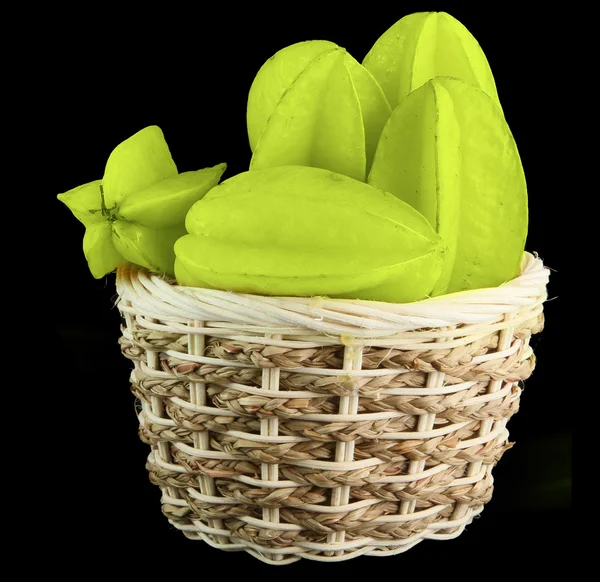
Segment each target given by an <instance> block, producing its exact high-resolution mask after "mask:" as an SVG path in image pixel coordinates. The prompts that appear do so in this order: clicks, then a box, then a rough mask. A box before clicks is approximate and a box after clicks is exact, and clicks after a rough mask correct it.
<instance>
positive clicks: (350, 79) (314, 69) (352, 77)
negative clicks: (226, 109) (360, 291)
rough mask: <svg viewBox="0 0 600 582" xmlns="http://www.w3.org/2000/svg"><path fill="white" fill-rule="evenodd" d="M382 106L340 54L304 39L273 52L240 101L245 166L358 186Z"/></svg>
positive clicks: (370, 81) (384, 111)
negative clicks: (332, 177) (314, 173)
mask: <svg viewBox="0 0 600 582" xmlns="http://www.w3.org/2000/svg"><path fill="white" fill-rule="evenodd" d="M390 113H391V109H390V106H389V104H388V102H387V99H386V98H385V95H384V94H383V91H382V90H381V87H379V85H378V83H377V81H376V80H375V79H374V77H373V75H371V73H369V72H368V71H367V70H366V69H365V68H364V67H363V66H362V65H361V64H360V63H358V62H357V61H356V60H355V59H354V58H353V57H352V56H350V55H349V54H348V53H347V52H346V51H345V49H343V48H341V47H339V46H337V45H335V44H334V43H331V42H328V41H307V42H302V43H297V44H295V45H291V46H289V47H287V48H285V49H282V50H281V51H279V52H278V53H276V54H275V55H274V56H273V57H272V58H271V59H269V60H268V61H267V62H266V63H265V64H264V65H263V67H262V68H261V69H260V71H259V72H258V74H257V76H256V78H255V80H254V82H253V84H252V87H251V89H250V93H249V96H248V107H247V121H248V136H249V140H250V146H251V148H252V151H253V156H252V161H251V164H250V169H252V170H259V169H266V168H272V167H277V166H284V165H302V166H312V167H318V168H323V169H328V170H331V171H334V172H336V173H340V174H344V175H347V176H349V177H352V178H355V179H357V180H361V181H365V179H366V174H367V172H368V170H369V169H370V167H371V163H372V160H373V156H374V155H375V148H376V146H377V141H378V139H379V135H380V134H381V130H382V129H383V126H384V125H385V122H386V121H387V119H388V117H389V115H390Z"/></svg>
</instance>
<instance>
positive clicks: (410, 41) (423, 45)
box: [363, 12, 500, 109]
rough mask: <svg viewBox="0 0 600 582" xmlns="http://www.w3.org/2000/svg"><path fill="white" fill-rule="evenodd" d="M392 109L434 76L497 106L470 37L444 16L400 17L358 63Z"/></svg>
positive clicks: (482, 58)
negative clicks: (468, 87)
mask: <svg viewBox="0 0 600 582" xmlns="http://www.w3.org/2000/svg"><path fill="white" fill-rule="evenodd" d="M363 65H364V67H365V68H366V69H367V70H368V71H370V72H371V73H372V74H373V76H374V77H375V79H377V81H378V82H379V85H380V86H381V88H382V89H383V91H384V93H385V95H386V97H387V99H388V101H389V103H390V105H391V107H392V109H394V108H395V107H396V106H397V105H398V103H399V102H400V101H402V99H404V97H406V96H407V95H408V94H409V93H411V92H412V91H414V90H415V89H418V88H419V87H420V86H421V85H423V84H424V83H426V82H427V81H429V80H430V79H433V78H434V77H443V76H448V77H456V78H459V79H463V80H464V81H466V82H467V83H471V84H473V85H475V86H477V87H479V88H480V89H481V90H482V91H485V92H486V93H487V94H488V95H489V96H490V97H491V98H492V99H493V100H494V101H495V102H496V103H497V104H498V105H500V102H499V100H498V93H497V90H496V83H495V81H494V77H493V75H492V71H491V69H490V66H489V63H488V60H487V58H486V56H485V54H484V52H483V50H482V49H481V47H480V46H479V43H478V42H477V40H476V39H475V37H474V36H473V35H472V34H471V33H470V32H469V31H468V30H467V28H466V27H465V26H464V25H463V24H461V23H460V22H459V21H458V20H456V18H453V17H452V16H450V15H449V14H447V13H446V12H417V13H415V14H409V15H408V16H405V17H404V18H401V19H400V20H399V21H398V22H396V24H394V25H393V26H392V27H390V28H389V29H388V30H387V31H386V32H384V33H383V35H382V36H381V37H380V38H379V39H378V40H377V42H375V44H374V45H373V47H372V48H371V50H370V51H369V53H368V54H367V56H366V57H365V58H364V60H363Z"/></svg>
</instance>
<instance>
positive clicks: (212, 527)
mask: <svg viewBox="0 0 600 582" xmlns="http://www.w3.org/2000/svg"><path fill="white" fill-rule="evenodd" d="M547 282H548V270H547V269H546V268H545V267H544V266H543V264H542V261H541V260H540V259H539V258H537V257H533V256H532V255H530V254H526V255H525V258H524V261H523V268H522V274H521V276H520V277H519V278H517V279H515V280H514V281H511V282H510V283H508V284H506V285H503V286H501V287H498V288H494V289H486V290H478V291H470V292H466V293H460V294H453V295H448V296H444V297H439V298H434V299H428V300H426V301H422V302H419V303H413V304H409V305H394V304H386V303H372V302H365V301H348V300H331V299H325V298H313V299H308V298H306V299H303V298H273V297H261V296H256V295H242V294H236V293H229V292H222V291H214V290H205V289H190V288H184V287H179V286H177V285H175V284H173V282H172V281H167V280H164V279H162V278H160V277H156V276H151V275H149V274H148V273H147V272H145V271H143V270H137V269H134V268H128V267H124V268H121V269H120V270H119V272H118V275H117V290H118V293H119V302H118V307H119V309H120V311H121V313H122V316H123V320H124V325H123V327H122V337H121V339H120V343H121V347H122V351H123V354H124V355H125V356H126V357H127V358H129V359H131V360H132V361H133V362H134V365H135V369H134V370H133V372H132V376H131V382H132V390H133V393H134V394H135V396H136V397H137V398H138V399H139V402H140V406H139V407H138V410H139V421H140V435H141V438H142V440H143V441H144V442H146V443H148V444H149V445H150V446H151V452H150V456H149V457H148V462H147V468H148V471H149V474H150V479H151V480H152V482H153V483H155V484H156V485H158V486H159V487H160V488H161V490H162V509H163V512H164V514H165V515H166V516H167V518H168V519H169V521H170V523H171V524H173V525H174V526H175V527H177V528H179V529H180V530H181V531H182V532H183V533H184V534H185V535H186V536H187V537H189V538H192V539H198V540H204V541H205V542H206V543H208V544H210V545H212V546H214V547H217V548H220V549H223V550H234V551H235V550H245V551H247V552H249V553H250V554H252V555H254V556H255V557H257V558H259V559H261V560H263V561H265V562H268V563H273V564H288V563H291V562H294V561H296V560H298V559H300V558H308V559H312V560H324V561H339V560H346V559H349V558H353V557H356V556H359V555H363V554H367V555H378V556H380V555H390V554H396V553H399V552H403V551H405V550H407V549H408V548H410V547H411V546H413V545H414V544H416V543H418V542H419V541H421V540H423V539H448V538H453V537H456V536H457V535H459V534H460V533H461V532H462V531H463V529H464V528H465V526H466V525H467V524H469V523H470V522H471V521H472V519H473V518H474V517H475V516H476V515H477V514H479V513H480V512H481V510H482V508H483V506H484V505H485V503H486V502H487V501H489V499H490V497H491V495H492V488H493V486H492V484H493V479H492V474H491V471H492V468H493V467H494V465H495V464H496V463H497V462H498V460H499V459H500V457H501V456H502V454H503V453H504V451H505V450H507V449H508V448H509V447H510V446H511V444H510V443H509V442H508V432H507V430H506V424H507V421H508V420H509V418H510V417H511V416H512V415H513V414H514V413H515V412H516V411H517V409H518V406H519V397H520V393H521V386H520V384H521V383H522V381H523V380H525V379H526V378H527V377H529V375H530V374H531V372H532V370H533V367H534V362H535V358H534V355H533V353H532V350H531V348H530V346H529V340H530V337H531V335H532V334H535V333H537V332H539V331H540V330H541V329H542V326H543V303H544V301H545V300H546V298H547V295H546V286H547Z"/></svg>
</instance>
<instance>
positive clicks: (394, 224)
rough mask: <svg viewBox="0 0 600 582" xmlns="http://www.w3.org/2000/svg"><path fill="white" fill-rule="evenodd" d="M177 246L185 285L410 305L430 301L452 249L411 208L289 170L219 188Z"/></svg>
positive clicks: (191, 216) (321, 174) (329, 178)
mask: <svg viewBox="0 0 600 582" xmlns="http://www.w3.org/2000/svg"><path fill="white" fill-rule="evenodd" d="M185 224H186V228H187V230H188V232H189V233H190V234H189V235H186V236H184V237H182V238H180V239H179V240H178V241H177V242H176V243H175V254H176V260H175V276H176V278H177V281H178V282H179V284H181V285H185V286H194V287H207V288H217V289H225V290H230V291H237V292H244V293H257V294H263V295H279V296H315V295H326V296H330V297H345V298H353V299H368V300H377V301H389V302H411V301H416V300H419V299H423V298H425V297H427V296H428V295H429V294H430V292H431V290H432V289H433V288H434V286H435V284H436V282H437V279H438V278H439V276H440V273H441V271H442V265H443V262H444V258H445V247H444V244H443V242H442V240H441V238H440V237H439V236H438V235H437V234H436V233H435V231H434V230H433V229H432V228H431V226H430V225H429V223H428V221H427V220H426V219H425V217H423V216H422V215H421V214H419V213H418V212H417V211H416V210H415V209H413V208H412V207H411V206H409V205H408V204H406V203H404V202H402V201H401V200H399V199H398V198H396V197H395V196H393V195H391V194H389V193H387V192H383V191H382V190H379V189H377V188H374V187H373V186H369V185H368V184H365V183H363V182H359V181H357V180H354V179H352V178H348V177H347V176H343V175H341V174H337V173H334V172H331V171H328V170H323V169H318V168H310V167H300V166H282V167H277V168H270V169H265V170H254V171H249V172H245V173H243V174H240V175H238V176H235V177H233V178H230V179H229V180H226V181H225V182H223V183H222V184H221V185H219V186H217V187H215V188H213V189H212V190H211V191H210V192H209V193H208V194H207V195H206V196H205V197H204V198H203V199H202V200H200V201H199V202H197V203H196V204H194V206H193V207H192V208H191V209H190V211H189V213H188V215H187V217H186V223H185Z"/></svg>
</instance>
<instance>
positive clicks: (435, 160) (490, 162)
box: [368, 77, 528, 295]
mask: <svg viewBox="0 0 600 582" xmlns="http://www.w3.org/2000/svg"><path fill="white" fill-rule="evenodd" d="M368 183H369V184H371V185H373V186H376V187H377V188H381V189H383V190H386V191H387V192H390V193H392V194H394V195H395V196H397V197H398V198H400V199H401V200H403V201H404V202H406V203H408V204H410V205H411V206H412V207H414V208H415V209H416V210H418V211H419V212H421V213H422V214H423V215H424V216H425V217H426V218H427V219H428V220H429V223H430V224H431V226H432V227H433V228H434V229H435V230H436V232H437V233H438V234H439V235H440V236H441V237H442V239H443V240H444V241H445V243H446V244H447V245H448V254H447V258H446V262H445V264H444V269H443V271H442V275H441V276H440V278H439V280H438V282H437V285H436V288H435V289H434V291H433V295H443V294H444V293H454V292H458V291H467V290H470V289H481V288H484V287H496V286H498V285H501V284H502V283H505V282H506V281H509V280H510V279H512V278H514V277H516V276H517V275H518V273H519V268H520V266H521V261H522V259H523V252H524V250H525V242H526V239H527V232H528V200H527V183H526V180H525V174H524V171H523V166H522V164H521V158H520V156H519V151H518V148H517V144H516V143H515V140H514V138H513V135H512V133H511V131H510V128H509V126H508V124H507V122H506V120H505V118H504V115H503V114H502V111H501V110H500V108H499V107H498V106H497V104H496V103H495V101H494V100H493V99H492V98H491V97H490V96H489V95H487V94H486V93H484V92H483V91H482V90H480V89H478V88H477V87H475V86H474V85H472V84H470V83H466V82H464V81H462V80H461V79H454V78H451V77H437V78H435V79H432V80H430V81H428V82H427V83H425V84H424V85H423V86H422V87H420V88H419V89H417V90H416V91H413V92H412V93H411V94H410V95H409V96H408V97H406V99H404V100H402V102H401V103H400V104H399V105H398V107H396V109H395V110H394V113H393V114H392V116H391V117H390V119H389V120H388V122H387V124H386V126H385V128H384V130H383V133H382V134H381V140H380V142H379V147H378V148H377V153H376V154H375V161H374V162H373V168H372V169H371V172H370V174H369V178H368Z"/></svg>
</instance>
